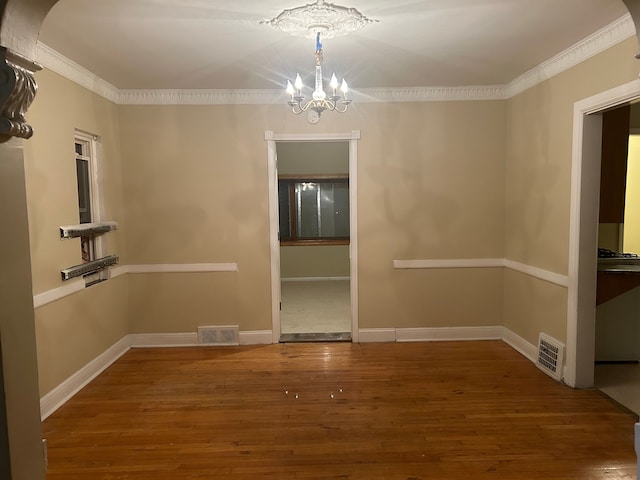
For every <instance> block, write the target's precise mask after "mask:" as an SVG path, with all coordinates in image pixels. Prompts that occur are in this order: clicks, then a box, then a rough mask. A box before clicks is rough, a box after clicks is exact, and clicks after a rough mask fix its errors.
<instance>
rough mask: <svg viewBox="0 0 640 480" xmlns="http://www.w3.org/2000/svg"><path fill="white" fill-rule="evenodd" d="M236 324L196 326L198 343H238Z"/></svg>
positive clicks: (237, 327)
mask: <svg viewBox="0 0 640 480" xmlns="http://www.w3.org/2000/svg"><path fill="white" fill-rule="evenodd" d="M239 331H240V328H239V326H238V325H215V326H206V327H198V343H201V344H203V345H239V344H240V340H239V337H240V335H239Z"/></svg>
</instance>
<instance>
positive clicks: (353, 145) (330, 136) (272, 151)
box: [264, 130, 360, 343]
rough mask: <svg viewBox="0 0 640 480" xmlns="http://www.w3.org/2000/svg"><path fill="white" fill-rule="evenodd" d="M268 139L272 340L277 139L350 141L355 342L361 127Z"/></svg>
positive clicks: (276, 283) (275, 330)
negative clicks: (342, 131)
mask: <svg viewBox="0 0 640 480" xmlns="http://www.w3.org/2000/svg"><path fill="white" fill-rule="evenodd" d="M264 139H265V140H266V142H267V163H268V169H269V172H268V177H269V244H270V249H271V324H272V334H273V343H279V342H280V242H279V241H278V230H279V228H280V223H279V220H278V178H277V174H276V169H277V163H278V162H277V155H276V142H335V141H341V140H346V141H348V142H349V225H351V229H350V234H349V237H350V241H349V276H350V290H351V291H350V295H351V341H352V342H354V343H357V342H358V202H357V198H358V168H357V167H358V140H359V139H360V130H353V131H351V133H337V134H336V133H317V134H313V133H307V134H291V133H279V134H275V133H273V132H272V131H266V132H264Z"/></svg>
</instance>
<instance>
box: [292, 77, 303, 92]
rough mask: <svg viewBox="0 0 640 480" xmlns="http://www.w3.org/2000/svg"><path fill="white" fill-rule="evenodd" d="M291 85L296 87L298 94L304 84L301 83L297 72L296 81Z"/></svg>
mask: <svg viewBox="0 0 640 480" xmlns="http://www.w3.org/2000/svg"><path fill="white" fill-rule="evenodd" d="M293 85H294V86H295V87H296V90H298V94H299V93H300V90H302V87H304V84H303V83H302V78H300V74H299V73H296V82H295V83H294V84H293Z"/></svg>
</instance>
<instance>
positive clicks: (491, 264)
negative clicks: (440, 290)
mask: <svg viewBox="0 0 640 480" xmlns="http://www.w3.org/2000/svg"><path fill="white" fill-rule="evenodd" d="M501 267H504V259H503V258H462V259H458V258H456V259H433V260H394V261H393V268H395V269H407V268H427V269H430V268H501Z"/></svg>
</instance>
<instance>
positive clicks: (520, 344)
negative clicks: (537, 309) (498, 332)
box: [502, 327, 538, 363]
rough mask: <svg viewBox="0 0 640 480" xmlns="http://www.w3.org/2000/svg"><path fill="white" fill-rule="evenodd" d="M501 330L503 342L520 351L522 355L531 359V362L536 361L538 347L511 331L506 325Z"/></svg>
mask: <svg viewBox="0 0 640 480" xmlns="http://www.w3.org/2000/svg"><path fill="white" fill-rule="evenodd" d="M502 330H503V332H502V341H503V342H505V343H506V344H507V345H509V346H510V347H511V348H513V349H514V350H516V351H517V352H520V353H521V354H522V355H523V356H525V357H526V358H528V359H529V360H531V361H532V362H533V363H535V362H536V358H537V356H538V348H537V347H536V346H535V345H532V344H531V343H529V342H527V341H526V340H525V339H524V338H522V337H521V336H520V335H518V334H517V333H514V332H512V331H511V330H509V329H508V328H507V327H502Z"/></svg>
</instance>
